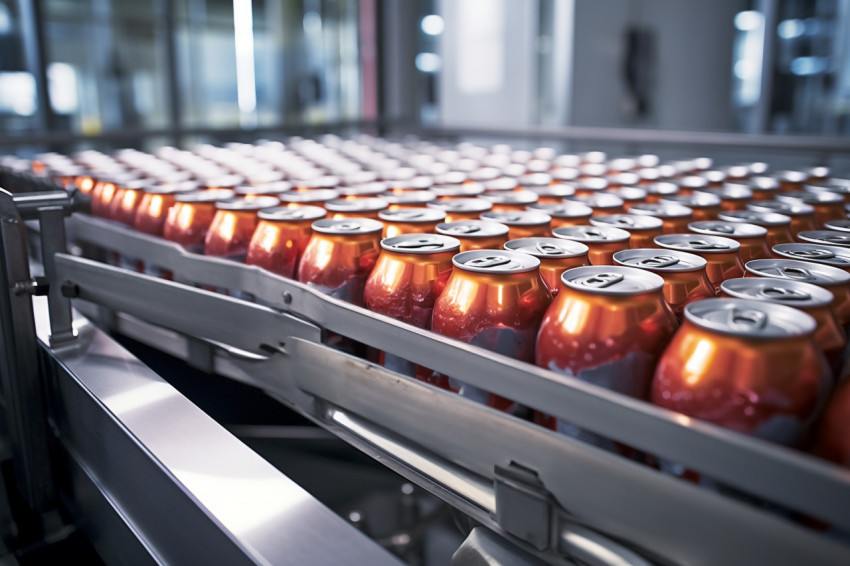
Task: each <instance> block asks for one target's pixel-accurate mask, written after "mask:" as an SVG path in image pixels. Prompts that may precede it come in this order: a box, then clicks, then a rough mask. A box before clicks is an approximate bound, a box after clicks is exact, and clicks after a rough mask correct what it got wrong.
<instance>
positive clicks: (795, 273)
mask: <svg viewBox="0 0 850 566" xmlns="http://www.w3.org/2000/svg"><path fill="white" fill-rule="evenodd" d="M777 272H778V274H779V275H781V276H782V277H785V278H787V279H796V280H798V281H810V280H811V279H814V277H813V276H812V273H811V272H810V271H809V270H808V269H803V268H802V267H780V268H779V269H778V271H777Z"/></svg>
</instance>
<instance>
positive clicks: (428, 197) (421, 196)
mask: <svg viewBox="0 0 850 566" xmlns="http://www.w3.org/2000/svg"><path fill="white" fill-rule="evenodd" d="M381 198H382V199H384V200H386V201H387V202H388V203H389V204H390V205H394V204H428V203H432V202H436V200H437V195H435V194H434V193H432V192H431V191H406V192H404V193H399V194H395V193H393V194H387V193H384V194H383V195H382V196H381Z"/></svg>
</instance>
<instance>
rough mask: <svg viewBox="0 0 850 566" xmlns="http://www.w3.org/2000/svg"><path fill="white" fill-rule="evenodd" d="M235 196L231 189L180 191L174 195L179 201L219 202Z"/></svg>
mask: <svg viewBox="0 0 850 566" xmlns="http://www.w3.org/2000/svg"><path fill="white" fill-rule="evenodd" d="M231 198H233V191H231V190H230V189H213V190H204V189H202V190H199V191H191V192H188V193H179V194H178V195H177V196H175V197H174V200H176V201H177V202H217V201H220V200H227V199H231Z"/></svg>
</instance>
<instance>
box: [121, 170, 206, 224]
mask: <svg viewBox="0 0 850 566" xmlns="http://www.w3.org/2000/svg"><path fill="white" fill-rule="evenodd" d="M196 188H197V184H195V183H194V182H192V181H186V182H182V183H172V184H161V185H148V186H146V187H145V194H144V195H142V199H141V201H140V202H139V206H138V207H137V209H136V216H135V218H134V219H133V227H134V228H135V229H136V230H138V231H139V232H144V233H145V234H151V235H153V236H162V232H163V228H164V227H165V219H166V218H167V217H168V211H169V210H170V209H171V207H172V206H173V205H174V203H175V202H176V201H177V195H180V194H186V193H189V192H191V191H193V190H195V189H196Z"/></svg>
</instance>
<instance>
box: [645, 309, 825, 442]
mask: <svg viewBox="0 0 850 566" xmlns="http://www.w3.org/2000/svg"><path fill="white" fill-rule="evenodd" d="M814 332H815V320H814V319H813V318H812V317H811V316H809V315H807V314H806V313H802V312H800V311H798V310H796V309H792V308H791V307H787V306H783V305H775V304H768V303H762V302H757V301H750V300H744V299H707V300H703V301H698V302H695V303H692V304H690V305H688V306H687V307H686V308H685V321H684V323H683V324H682V326H681V327H680V328H679V330H678V332H676V335H675V336H674V337H673V340H672V341H671V342H670V345H669V346H668V347H667V349H666V350H665V351H664V354H663V355H662V356H661V359H660V361H659V362H658V367H657V368H656V370H655V376H654V378H653V382H652V402H653V403H655V404H656V405H658V406H660V407H664V408H666V409H670V410H673V411H677V412H679V413H682V414H684V415H687V416H689V417H692V418H696V419H700V420H704V421H708V422H711V423H714V424H716V425H718V426H722V427H725V428H728V429H731V430H735V431H737V432H740V433H743V434H748V435H752V436H757V437H759V438H762V439H765V440H769V441H772V442H777V443H781V444H785V445H790V446H796V445H799V444H800V443H801V441H802V440H803V439H804V438H805V437H806V435H807V433H808V432H809V430H810V428H811V426H812V424H813V423H814V421H815V419H816V418H817V416H818V414H819V411H820V410H821V409H822V407H823V403H824V401H825V400H826V396H827V395H828V393H829V391H830V388H831V379H832V378H831V375H830V370H829V367H828V365H827V362H826V359H825V358H824V356H823V353H822V352H821V351H820V348H818V346H817V345H816V344H815V341H814Z"/></svg>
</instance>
